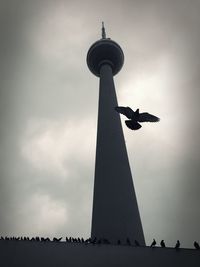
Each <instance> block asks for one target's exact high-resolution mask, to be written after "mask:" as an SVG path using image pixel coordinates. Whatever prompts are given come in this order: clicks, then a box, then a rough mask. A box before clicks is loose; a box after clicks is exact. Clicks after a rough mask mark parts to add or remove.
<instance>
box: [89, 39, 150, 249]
mask: <svg viewBox="0 0 200 267" xmlns="http://www.w3.org/2000/svg"><path fill="white" fill-rule="evenodd" d="M123 62H124V55H123V52H122V49H121V48H120V46H119V45H118V44H117V43H115V42H114V41H112V40H110V39H102V40H100V41H97V42H96V43H95V44H93V45H92V46H91V48H90V49H89V51H88V55H87V64H88V67H89V69H90V70H91V72H92V73H93V74H95V75H96V76H99V77H100V86H99V110H98V127H97V128H98V129H97V146H96V163H95V182H94V198H93V214H92V233H91V236H92V237H93V238H94V237H97V238H107V239H109V240H110V241H111V242H112V243H116V242H117V240H118V239H120V240H126V238H129V239H130V240H132V242H133V240H134V239H136V240H138V241H139V242H140V244H142V245H144V244H145V240H144V234H143V230H142V224H141V220H140V215H139V210H138V205H137V199H136V195H135V191H134V186H133V181H132V176H131V170H130V166H129V161H128V156H127V151H126V146H125V141H124V136H123V131H122V126H121V121H120V117H119V114H118V113H117V112H116V111H115V110H114V108H115V107H116V106H117V105H118V103H117V97H116V93H115V86H114V81H113V75H114V74H117V73H118V72H119V70H120V69H121V68H122V65H123Z"/></svg>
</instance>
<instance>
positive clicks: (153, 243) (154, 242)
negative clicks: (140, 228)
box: [150, 239, 156, 248]
mask: <svg viewBox="0 0 200 267" xmlns="http://www.w3.org/2000/svg"><path fill="white" fill-rule="evenodd" d="M155 245H156V240H155V239H153V242H152V243H151V246H150V247H151V248H152V247H155Z"/></svg>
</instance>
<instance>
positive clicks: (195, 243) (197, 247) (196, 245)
mask: <svg viewBox="0 0 200 267" xmlns="http://www.w3.org/2000/svg"><path fill="white" fill-rule="evenodd" d="M194 247H195V248H196V249H200V246H199V243H198V242H196V241H194Z"/></svg>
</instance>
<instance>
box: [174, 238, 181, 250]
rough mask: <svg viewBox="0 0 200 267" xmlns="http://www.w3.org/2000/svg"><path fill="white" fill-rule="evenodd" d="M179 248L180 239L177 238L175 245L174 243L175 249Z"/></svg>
mask: <svg viewBox="0 0 200 267" xmlns="http://www.w3.org/2000/svg"><path fill="white" fill-rule="evenodd" d="M179 248H180V241H179V240H177V242H176V245H175V249H179Z"/></svg>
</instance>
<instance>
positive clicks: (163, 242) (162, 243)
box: [150, 239, 200, 249]
mask: <svg viewBox="0 0 200 267" xmlns="http://www.w3.org/2000/svg"><path fill="white" fill-rule="evenodd" d="M156 244H157V243H156V240H155V239H153V242H152V243H151V245H150V247H155V245H156ZM180 245H181V243H180V241H179V240H177V241H176V245H175V247H174V248H175V249H179V248H180ZM193 245H194V247H195V248H196V249H200V246H199V243H198V242H197V241H194V243H193ZM160 246H161V247H162V248H165V247H166V245H165V241H164V240H161V242H160Z"/></svg>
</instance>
